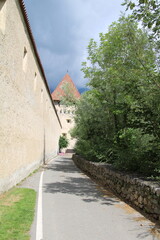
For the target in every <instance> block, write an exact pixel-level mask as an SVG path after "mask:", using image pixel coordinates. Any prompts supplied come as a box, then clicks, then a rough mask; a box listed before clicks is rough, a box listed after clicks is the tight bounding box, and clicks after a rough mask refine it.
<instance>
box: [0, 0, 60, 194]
mask: <svg viewBox="0 0 160 240" xmlns="http://www.w3.org/2000/svg"><path fill="white" fill-rule="evenodd" d="M19 2H20V1H18V0H14V1H13V0H2V1H1V2H0V89H1V91H0V192H3V191H5V190H7V189H9V188H10V187H12V186H14V185H15V184H16V183H18V182H19V181H21V180H22V179H23V178H25V177H26V176H27V175H28V174H29V173H30V172H31V171H33V170H34V169H35V168H37V167H38V166H39V165H40V164H42V163H43V162H45V161H47V160H48V159H50V157H53V156H56V155H57V152H58V140H59V136H60V132H61V124H60V121H59V118H58V116H57V113H56V111H55V107H54V105H53V103H52V99H51V95H50V93H49V89H48V85H47V83H46V80H45V76H44V73H43V69H42V66H41V65H40V62H39V60H38V58H37V55H36V54H35V48H34V46H33V42H32V41H31V38H30V35H29V32H28V29H27V27H26V26H27V25H26V21H25V19H24V14H23V12H22V8H21V6H20V4H19Z"/></svg>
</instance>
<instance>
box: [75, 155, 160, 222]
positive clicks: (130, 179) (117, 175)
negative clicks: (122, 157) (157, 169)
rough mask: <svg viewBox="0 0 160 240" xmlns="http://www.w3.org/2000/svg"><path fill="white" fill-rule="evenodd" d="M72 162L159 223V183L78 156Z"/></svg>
mask: <svg viewBox="0 0 160 240" xmlns="http://www.w3.org/2000/svg"><path fill="white" fill-rule="evenodd" d="M73 161H74V163H75V164H76V165H77V167H79V168H80V169H81V170H82V171H84V172H86V173H88V174H89V175H90V176H92V177H93V178H94V179H97V180H98V181H99V182H100V183H101V184H102V185H103V186H108V187H109V188H110V189H111V190H112V191H113V192H114V193H115V194H117V195H118V196H120V197H121V198H122V199H124V200H127V201H128V202H131V203H132V205H134V206H136V207H138V208H139V209H141V210H142V211H143V212H145V213H147V214H149V215H151V216H152V217H153V218H154V219H156V220H159V221H160V183H157V182H152V181H146V180H143V179H140V178H139V177H137V176H134V175H131V174H125V173H123V172H120V171H117V170H114V169H113V168H112V166H111V165H109V164H104V163H94V162H89V161H86V160H85V159H83V158H82V157H80V156H78V155H73Z"/></svg>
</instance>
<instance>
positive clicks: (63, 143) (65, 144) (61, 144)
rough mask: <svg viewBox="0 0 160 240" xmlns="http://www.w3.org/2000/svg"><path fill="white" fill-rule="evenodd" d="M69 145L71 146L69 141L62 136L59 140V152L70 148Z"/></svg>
mask: <svg viewBox="0 0 160 240" xmlns="http://www.w3.org/2000/svg"><path fill="white" fill-rule="evenodd" d="M68 144H69V141H68V139H67V138H66V137H64V136H60V138H59V150H61V149H62V148H66V147H68Z"/></svg>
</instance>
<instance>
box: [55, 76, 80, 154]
mask: <svg viewBox="0 0 160 240" xmlns="http://www.w3.org/2000/svg"><path fill="white" fill-rule="evenodd" d="M68 92H69V93H68ZM67 93H68V94H69V95H72V96H71V97H73V98H75V99H79V98H80V93H79V92H78V90H77V88H76V86H75V84H74V82H73V81H72V79H71V77H70V76H69V74H68V73H67V74H66V75H65V76H64V78H63V79H62V81H61V82H60V83H59V84H58V86H57V87H56V89H55V90H54V91H53V93H52V94H51V96H52V99H53V101H54V104H55V106H56V109H57V113H58V116H59V118H60V121H61V124H62V129H61V135H62V136H65V137H67V139H68V140H69V146H68V147H67V149H65V150H64V151H65V152H72V151H73V148H74V146H75V143H76V140H75V139H73V138H72V137H71V135H70V130H71V129H72V128H73V127H74V124H75V123H74V116H75V106H74V105H71V106H66V105H64V104H63V103H62V98H63V97H64V96H65V95H66V94H67Z"/></svg>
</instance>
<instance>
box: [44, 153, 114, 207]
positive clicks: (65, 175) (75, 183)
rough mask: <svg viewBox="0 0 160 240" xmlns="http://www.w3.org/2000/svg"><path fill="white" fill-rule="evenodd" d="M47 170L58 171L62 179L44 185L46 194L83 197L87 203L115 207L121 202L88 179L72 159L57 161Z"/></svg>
mask: <svg viewBox="0 0 160 240" xmlns="http://www.w3.org/2000/svg"><path fill="white" fill-rule="evenodd" d="M47 169H48V170H51V171H58V173H59V174H60V175H61V176H62V177H61V178H60V181H57V182H53V183H46V184H44V187H43V188H44V191H45V192H46V193H52V194H56V193H63V194H71V195H75V196H79V197H81V199H82V200H83V201H84V202H86V203H91V202H100V203H101V204H105V205H113V204H117V203H118V202H119V201H118V200H117V199H116V197H115V196H114V195H112V194H111V193H110V192H109V191H105V190H104V192H103V191H102V188H101V187H99V186H98V185H97V184H96V183H94V182H93V181H92V180H91V179H89V178H88V177H86V176H85V175H84V174H83V173H82V172H81V171H80V170H79V169H78V168H77V167H76V166H75V165H74V163H73V161H72V160H71V159H70V158H61V159H57V160H56V161H55V162H54V163H52V164H51V165H50V166H49V167H48V168H47ZM104 195H105V196H104Z"/></svg>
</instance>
